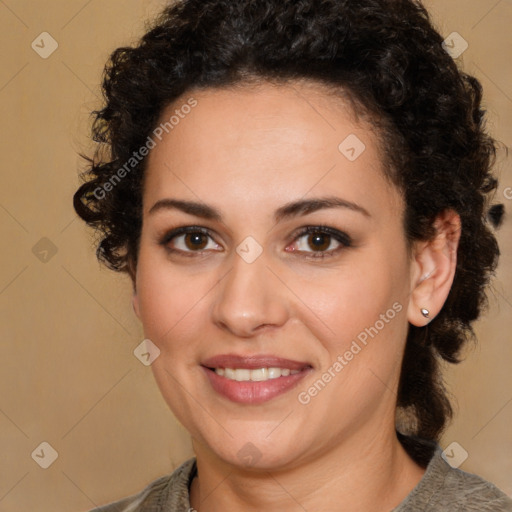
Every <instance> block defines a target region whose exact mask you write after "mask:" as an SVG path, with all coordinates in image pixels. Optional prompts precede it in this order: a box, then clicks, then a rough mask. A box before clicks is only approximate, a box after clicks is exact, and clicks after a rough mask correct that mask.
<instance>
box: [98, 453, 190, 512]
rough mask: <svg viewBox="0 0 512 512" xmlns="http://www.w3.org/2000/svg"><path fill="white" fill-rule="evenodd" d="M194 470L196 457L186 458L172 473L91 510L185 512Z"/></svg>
mask: <svg viewBox="0 0 512 512" xmlns="http://www.w3.org/2000/svg"><path fill="white" fill-rule="evenodd" d="M195 471H196V459H195V458H191V459H188V460H187V461H185V462H184V463H183V464H182V465H181V466H179V467H178V468H177V469H176V470H175V471H174V472H173V473H172V474H170V475H166V476H163V477H160V478H158V479H157V480H154V481H153V482H151V483H150V484H149V485H148V486H147V487H146V488H145V489H143V490H142V491H141V492H139V493H138V494H134V495H133V496H129V497H128V498H124V499H122V500H119V501H116V502H114V503H110V504H109V505H104V506H101V507H97V508H95V509H93V510H91V512H157V511H160V510H169V512H182V511H183V512H187V511H188V509H189V507H190V500H189V490H188V488H189V483H190V481H191V479H192V478H193V476H194V474H195Z"/></svg>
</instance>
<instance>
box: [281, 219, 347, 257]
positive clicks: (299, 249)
mask: <svg viewBox="0 0 512 512" xmlns="http://www.w3.org/2000/svg"><path fill="white" fill-rule="evenodd" d="M351 246H352V240H351V238H350V236H348V235H347V234H346V233H343V232H342V231H338V230H337V229H334V228H331V227H329V226H307V227H306V228H303V229H302V230H301V231H300V232H299V233H298V234H297V235H296V236H295V239H294V243H293V245H292V246H289V247H288V248H287V249H286V251H287V252H295V253H297V254H298V255H301V256H304V257H306V258H324V257H330V256H334V255H336V254H338V253H339V252H341V251H342V250H344V249H347V248H349V247H351Z"/></svg>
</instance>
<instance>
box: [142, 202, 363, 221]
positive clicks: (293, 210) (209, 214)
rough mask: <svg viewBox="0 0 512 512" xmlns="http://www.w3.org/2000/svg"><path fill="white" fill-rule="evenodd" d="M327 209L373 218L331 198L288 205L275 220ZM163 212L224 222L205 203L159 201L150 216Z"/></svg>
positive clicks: (360, 209) (355, 206) (354, 207)
mask: <svg viewBox="0 0 512 512" xmlns="http://www.w3.org/2000/svg"><path fill="white" fill-rule="evenodd" d="M326 208H346V209H348V210H352V211H355V212H358V213H361V214H363V215H364V216H365V217H368V218H369V217H371V215H370V214H369V213H368V211H367V210H366V209H365V208H363V207H362V206H360V205H358V204H356V203H353V202H351V201H347V200H345V199H341V198H339V197H335V196H329V197H319V198H315V199H300V200H298V201H292V202H290V203H286V204H285V205H283V206H281V207H280V208H278V209H277V210H276V211H275V213H274V220H275V222H280V221H282V220H284V219H288V218H290V217H298V216H302V215H307V214H309V213H313V212H316V211H318V210H323V209H326ZM162 210H180V211H182V212H184V213H188V214H190V215H194V216H196V217H201V218H203V219H208V220H215V221H218V222H222V215H221V213H220V211H219V210H217V209H216V208H214V207H213V206H209V205H207V204H205V203H197V202H195V201H183V200H179V199H171V198H165V199H160V200H159V201H157V202H156V203H155V204H154V205H153V206H152V207H151V208H150V210H149V214H150V215H152V214H154V213H156V212H158V211H162Z"/></svg>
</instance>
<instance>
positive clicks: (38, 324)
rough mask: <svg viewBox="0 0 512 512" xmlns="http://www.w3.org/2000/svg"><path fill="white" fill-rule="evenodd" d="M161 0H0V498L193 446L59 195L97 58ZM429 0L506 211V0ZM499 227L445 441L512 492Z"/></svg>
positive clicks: (14, 501) (73, 495)
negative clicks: (491, 279)
mask: <svg viewBox="0 0 512 512" xmlns="http://www.w3.org/2000/svg"><path fill="white" fill-rule="evenodd" d="M164 3H165V2H164V1H163V0H143V1H141V0H107V1H101V2H100V1H99V0H89V1H86V0H72V1H70V0H45V1H44V2H39V1H35V0H0V42H1V44H0V52H1V54H2V60H1V62H2V65H1V66H0V112H1V117H0V122H1V124H2V136H1V137H0V155H1V161H2V173H1V187H0V226H1V230H2V237H1V240H2V248H3V249H2V252H1V254H2V264H1V270H0V308H1V318H2V322H1V343H2V344H1V347H2V350H1V358H0V390H1V394H0V511H2V512H4V511H26V510H38V511H40V512H49V511H52V512H59V511H65V510H66V511H71V510H76V511H83V510H88V509H90V508H92V507H93V506H94V505H95V504H100V503H104V502H107V501H111V500H113V499H115V498H118V497H121V496H125V495H127V494H131V493H133V492H135V491H137V490H139V489H141V488H142V487H143V486H145V485H146V484H147V483H148V482H149V481H151V480H152V479H154V478H156V477H158V476H160V475H162V474H165V473H168V472H170V471H172V470H173V468H175V467H176V466H177V465H179V464H180V463H181V462H183V461H184V460H185V459H186V458H188V457H190V456H191V454H192V452H191V449H190V442H189V439H188V436H187V433H186V432H185V431H184V430H183V428H182V427H180V426H179V425H178V424H177V422H176V420H175V419H174V418H173V416H172V414H171V413H170V412H169V411H168V409H167V406H166V405H165V404H164V401H163V399H162V398H161V397H160V394H159V392H158V390H157V388H156V385H155V384H154V382H153V377H152V374H151V370H150V369H149V368H147V367H145V366H143V365H142V364H141V363H140V362H139V361H138V360H137V359H136V358H135V357H134V355H133V350H134V348H135V347H136V346H137V345H138V344H139V343H140V341H141V340H142V330H141V328H140V326H139V324H138V322H137V320H136V318H135V316H134V315H133V313H132V308H131V302H130V291H131V290H130V283H129V282H128V278H126V277H123V276H119V275H116V274H114V273H113V272H110V271H108V270H106V269H103V268H101V267H100V266H99V265H98V263H97V262H96V260H95V257H94V250H93V246H92V240H91V237H90V233H88V232H86V230H85V228H84V226H83V225H82V222H80V221H78V220H77V218H76V216H75V214H74V212H73V209H72V205H71V196H72V194H73V192H74V190H75V188H76V186H77V183H78V180H77V169H78V167H79V165H81V164H80V160H79V158H78V157H77V152H78V151H83V150H87V147H88V142H87V137H86V136H87V130H88V112H89V111H91V110H92V109H94V108H95V107H97V106H98V105H99V99H98V92H99V86H98V84H99V81H100V76H101V70H102V67H103V64H104V62H105V60H106V58H107V57H108V55H109V53H110V52H111V51H112V50H113V49H114V48H116V47H118V46H120V45H123V44H128V43H130V42H133V41H134V40H135V39H136V37H137V36H139V35H140V34H141V33H142V31H143V28H144V24H143V21H144V20H145V19H147V18H148V17H149V16H151V15H152V14H153V13H155V12H156V11H157V10H158V9H159V8H160V7H161V6H162V5H164ZM427 6H428V7H429V8H430V9H431V11H432V13H433V14H434V16H435V19H436V20H437V23H438V26H439V28H440V30H441V32H442V34H443V35H445V36H448V34H450V33H452V32H453V31H457V32H459V33H460V34H461V35H462V36H463V37H464V38H465V39H466V40H467V41H468V42H469V48H468V49H467V51H466V52H465V53H464V55H463V56H462V58H461V60H462V62H463V63H464V66H465V68H466V69H467V70H468V71H470V72H472V73H474V74H476V76H478V77H479V78H480V79H481V80H482V83H483V85H484V87H485V93H486V96H485V98H486V105H487V107H488V109H489V112H490V127H491V129H492V131H493V133H494V135H495V136H497V137H498V138H499V139H500V140H501V141H502V143H503V149H502V151H501V152H500V163H499V170H500V173H501V176H502V184H501V188H500V193H499V199H500V200H501V201H504V202H505V203H506V204H507V206H508V208H509V210H511V211H512V201H511V200H507V199H506V197H505V189H507V187H512V173H511V160H510V157H509V158H507V157H506V153H505V147H510V146H511V144H512V116H511V114H512V73H511V65H510V56H511V55H512V37H511V29H510V27H512V2H511V1H510V0H501V1H496V0H449V1H448V2H447V1H446V0H429V1H428V2H427ZM42 32H48V33H49V34H51V36H52V37H53V38H54V39H55V40H56V41H57V43H58V49H57V50H56V51H55V52H54V53H53V54H52V55H51V56H49V57H48V58H47V59H43V58H42V57H40V55H39V54H38V53H36V51H34V50H33V49H32V48H31V43H32V41H34V40H36V43H37V42H39V45H40V46H42V45H41V43H40V40H41V37H38V36H39V34H41V33H42ZM44 37H47V36H44ZM45 41H46V42H45V48H46V49H48V48H49V47H50V46H49V40H48V39H45ZM36 48H37V47H36ZM38 50H39V51H43V49H42V48H39V49H38ZM507 195H508V197H509V198H510V197H511V196H512V189H509V193H508V194H507ZM511 235H512V221H511V220H510V217H508V218H507V220H506V222H505V225H504V227H503V228H502V230H501V232H500V234H499V238H500V241H501V246H502V252H503V256H502V260H501V267H500V270H499V272H498V275H497V280H496V281H495V285H494V290H493V293H492V294H491V297H490V302H491V308H490V312H489V315H488V316H487V317H486V319H485V320H483V321H482V322H480V324H479V325H478V334H479V337H480V341H481V343H480V344H479V345H478V346H476V347H474V348H473V349H472V350H470V351H469V352H468V357H467V361H466V362H465V363H464V364H463V365H461V366H459V367H457V368H455V369H450V370H449V372H448V373H447V381H448V384H449V388H450V390H451V392H452V393H453V395H454V396H455V397H456V398H457V401H458V404H459V407H458V409H459V412H458V416H457V419H456V420H455V422H454V423H453V425H452V426H451V427H450V429H449V431H448V432H447V434H446V436H445V437H444V440H443V443H442V444H443V447H446V446H448V445H449V444H450V443H451V442H453V441H456V442H458V443H459V444H460V445H461V446H462V447H464V449H465V450H466V451H467V452H468V454H469V457H468V459H467V460H466V461H465V462H464V464H463V465H462V468H463V469H465V470H468V471H472V472H475V473H479V474H480V475H482V476H484V477H485V478H487V479H489V480H491V481H493V482H495V483H496V484H497V485H498V486H499V487H501V488H502V489H503V490H505V491H506V492H508V493H509V494H511V495H512V429H511V428H510V427H511V422H512V386H511V383H512V377H511V375H510V364H511V361H512V343H511V342H512V334H511V328H512V236H511ZM43 237H46V238H47V239H49V240H50V241H51V244H53V245H51V244H50V242H48V241H47V240H43V241H42V242H41V241H40V240H41V239H42V238H43ZM36 244H39V245H36ZM34 246H35V247H36V248H35V249H34ZM53 247H54V248H55V249H56V250H57V252H56V253H55V254H52V248H53ZM55 249H53V250H55ZM45 250H47V251H49V252H47V253H46V256H45V253H44V251H45ZM45 257H46V259H47V260H48V261H46V262H44V261H41V258H43V259H44V258H45ZM42 442H48V443H49V444H50V445H51V446H52V447H53V448H54V449H55V450H56V451H57V452H58V458H57V459H56V460H55V462H54V463H53V464H52V465H51V466H50V467H49V468H48V469H42V468H41V467H40V466H39V465H38V464H36V462H35V460H33V458H32V457H31V453H32V452H33V451H34V450H36V448H38V446H39V445H40V443H42ZM43 449H44V448H43ZM35 453H39V454H40V455H41V451H40V448H39V449H38V450H36V452H35ZM49 453H50V452H49V451H48V449H46V452H45V457H49ZM34 458H35V459H36V460H39V461H41V460H42V457H39V458H37V456H36V455H34ZM45 460H48V458H46V459H45Z"/></svg>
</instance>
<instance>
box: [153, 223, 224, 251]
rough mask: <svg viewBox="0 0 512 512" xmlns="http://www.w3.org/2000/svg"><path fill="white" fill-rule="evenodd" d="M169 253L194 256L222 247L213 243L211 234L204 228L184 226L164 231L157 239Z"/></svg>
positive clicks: (218, 249)
mask: <svg viewBox="0 0 512 512" xmlns="http://www.w3.org/2000/svg"><path fill="white" fill-rule="evenodd" d="M159 243H160V245H162V246H163V247H165V249H166V250H167V251H169V252H170V253H175V254H181V255H187V256H194V255H196V253H197V255H203V254H204V253H205V252H207V251H210V250H214V251H220V250H222V247H221V246H220V245H218V244H217V243H215V240H214V239H213V237H212V235H211V234H210V232H209V231H207V230H205V229H204V228H200V227H195V226H184V227H180V228H176V229H173V230H171V231H170V232H169V233H166V234H165V235H164V236H163V237H162V238H161V240H160V241H159Z"/></svg>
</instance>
